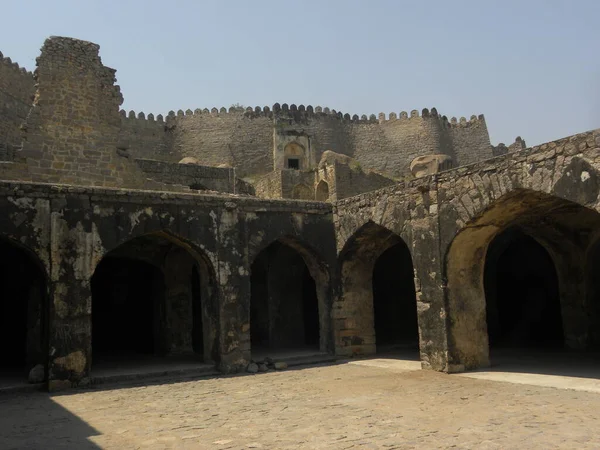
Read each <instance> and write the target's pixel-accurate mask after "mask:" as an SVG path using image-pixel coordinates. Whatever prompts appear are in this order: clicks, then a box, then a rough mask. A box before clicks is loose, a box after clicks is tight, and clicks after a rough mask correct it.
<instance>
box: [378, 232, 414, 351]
mask: <svg viewBox="0 0 600 450" xmlns="http://www.w3.org/2000/svg"><path fill="white" fill-rule="evenodd" d="M373 310H374V311H373V312H374V316H375V317H374V321H375V338H376V342H377V351H378V352H381V351H389V350H390V349H391V348H393V347H402V348H411V349H415V350H416V349H418V348H419V329H418V323H417V299H416V292H415V284H414V271H413V265H412V259H411V256H410V251H409V250H408V247H407V246H406V244H405V243H404V242H403V241H401V242H398V243H397V244H395V245H393V246H392V247H390V248H389V249H387V250H386V251H384V252H383V253H382V254H381V256H379V258H377V260H376V261H375V266H374V269H373Z"/></svg>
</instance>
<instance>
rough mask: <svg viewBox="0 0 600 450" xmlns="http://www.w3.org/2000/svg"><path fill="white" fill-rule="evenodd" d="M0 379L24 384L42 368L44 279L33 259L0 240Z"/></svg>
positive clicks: (10, 243)
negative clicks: (10, 379) (6, 378)
mask: <svg viewBox="0 0 600 450" xmlns="http://www.w3.org/2000/svg"><path fill="white" fill-rule="evenodd" d="M0 255H2V258H1V259H0V342H2V343H3V344H4V345H3V351H2V358H0V376H2V377H9V378H13V377H14V380H15V381H19V382H21V381H26V380H27V375H28V373H29V370H31V369H32V368H33V367H35V366H36V365H38V364H42V365H45V357H44V354H45V352H44V347H45V341H44V339H45V336H46V311H45V306H46V302H45V298H46V277H45V274H44V270H43V268H42V266H41V264H40V263H39V261H36V259H35V256H33V255H31V254H30V252H29V251H27V250H25V249H23V248H21V247H20V246H19V245H18V244H13V243H12V242H10V241H8V240H4V239H0Z"/></svg>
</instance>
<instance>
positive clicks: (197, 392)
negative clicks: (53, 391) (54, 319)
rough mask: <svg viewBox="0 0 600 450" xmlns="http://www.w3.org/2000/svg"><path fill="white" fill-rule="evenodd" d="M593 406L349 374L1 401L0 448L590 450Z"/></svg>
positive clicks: (417, 378) (494, 385)
mask: <svg viewBox="0 0 600 450" xmlns="http://www.w3.org/2000/svg"><path fill="white" fill-rule="evenodd" d="M599 417H600V394H596V393H589V392H580V391H573V390H566V389H554V388H548V387H536V386H528V385H520V384H511V383H504V382H498V381H488V380H480V379H472V378H467V377H460V376H452V375H444V374H440V373H436V372H430V371H420V370H417V371H406V370H402V369H401V368H399V366H395V365H394V364H386V363H383V364H382V363H379V364H378V363H377V362H373V363H370V362H365V361H362V362H359V363H356V362H354V363H349V364H340V365H332V366H323V367H312V368H304V369H300V370H288V371H283V372H269V373H265V374H258V375H248V376H234V377H220V378H213V379H203V380H195V381H188V382H179V383H172V384H162V385H153V386H138V387H120V388H114V389H110V390H109V389H106V390H99V389H97V390H87V391H75V392H72V393H69V394H67V395H60V396H57V395H54V396H48V395H47V394H42V393H31V394H12V395H8V394H7V395H3V396H0V448H2V449H9V448H27V449H35V448H73V449H84V448H114V449H117V448H118V449H126V448H127V449H129V448H131V449H133V448H152V449H159V448H194V449H204V448H206V449H247V448H263V449H298V448H302V449H408V448H427V449H430V448H477V449H496V448H502V449H513V448H514V449H524V448H540V449H551V448H571V449H573V448H577V449H584V448H595V449H598V448H600V427H599V425H600V421H599Z"/></svg>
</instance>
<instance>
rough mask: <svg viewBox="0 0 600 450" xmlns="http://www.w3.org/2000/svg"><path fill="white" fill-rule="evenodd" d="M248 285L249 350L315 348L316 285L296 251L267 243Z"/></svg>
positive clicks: (317, 344)
mask: <svg viewBox="0 0 600 450" xmlns="http://www.w3.org/2000/svg"><path fill="white" fill-rule="evenodd" d="M250 282H251V299H250V339H251V345H252V347H253V348H255V349H256V348H268V349H298V348H315V349H318V347H319V308H318V301H317V290H316V284H315V281H314V279H313V278H312V276H311V274H310V272H309V270H308V267H307V266H306V263H305V262H304V259H303V258H302V256H301V255H300V254H299V253H298V252H297V251H296V250H294V249H292V248H291V247H289V246H287V245H284V244H281V243H280V242H274V243H273V244H271V245H270V246H269V247H267V248H266V249H265V250H263V251H262V252H261V253H260V254H259V255H258V257H257V258H256V259H255V260H254V262H253V264H252V266H251V279H250Z"/></svg>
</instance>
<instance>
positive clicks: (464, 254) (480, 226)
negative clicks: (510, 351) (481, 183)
mask: <svg viewBox="0 0 600 450" xmlns="http://www.w3.org/2000/svg"><path fill="white" fill-rule="evenodd" d="M598 228H600V214H598V213H597V212H595V211H593V210H591V209H588V208H586V207H583V206H581V205H578V204H576V203H573V202H570V201H567V200H564V199H561V198H557V197H554V196H551V195H548V194H544V193H540V192H535V191H530V190H523V189H520V190H516V191H513V192H511V193H509V194H507V195H505V196H503V197H502V198H500V199H499V200H497V201H496V202H494V203H493V204H491V205H490V206H489V207H488V208H487V209H486V210H485V211H483V212H482V213H481V214H480V215H479V216H477V217H476V218H475V219H473V220H472V221H471V222H469V223H468V224H467V225H466V226H465V227H464V228H463V229H462V230H461V231H460V232H459V233H458V234H457V235H456V236H455V237H454V239H453V240H452V242H451V244H450V246H449V249H448V251H447V253H446V258H445V278H446V301H447V315H448V347H449V358H450V363H449V370H450V371H462V370H466V369H475V368H479V367H487V366H489V365H490V347H491V348H492V349H494V348H496V347H497V345H498V344H500V346H501V345H502V344H504V345H510V346H512V347H513V348H515V347H516V348H520V349H522V350H523V349H526V348H529V347H539V345H540V344H546V345H548V344H551V345H554V347H557V348H560V347H563V346H566V347H570V348H574V349H575V348H577V349H583V348H584V347H585V344H584V342H585V341H586V339H587V335H588V330H589V323H588V319H587V316H588V313H587V312H586V306H585V305H584V302H583V298H584V290H585V289H584V276H583V274H584V266H583V261H584V259H585V249H586V248H587V246H588V241H589V236H590V235H591V233H592V232H593V231H594V230H596V229H598ZM523 264H525V266H523ZM517 267H521V269H522V270H521V273H515V270H516V268H517ZM517 272H518V271H517ZM499 279H501V280H503V281H499ZM507 282H510V283H512V284H513V285H516V286H518V287H517V291H518V290H519V287H520V289H521V290H525V291H526V292H517V291H514V290H513V292H512V293H509V294H507V290H510V288H509V287H508V286H506V284H507ZM513 289H514V286H513ZM510 295H513V296H515V295H517V297H519V298H521V300H523V302H521V303H522V304H521V305H520V306H519V307H517V306H516V305H515V303H514V302H512V300H511V299H507V297H509V296H510ZM524 299H525V300H526V301H525V300H524ZM536 302H537V304H536ZM507 303H508V305H507ZM510 305H512V310H511V306H510ZM507 308H508V309H507ZM501 316H504V318H502V317H501ZM519 320H520V321H521V322H520V323H519ZM540 321H541V322H542V323H540ZM519 328H520V330H519ZM527 329H529V330H527ZM536 330H537V331H536ZM532 331H533V335H531V333H532ZM511 333H513V337H512V343H510V341H511V337H510V334H511ZM519 333H520V335H519ZM536 333H537V335H536ZM527 334H529V336H526V335H527ZM503 341H504V342H503ZM507 341H508V342H507ZM490 344H491V345H490Z"/></svg>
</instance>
